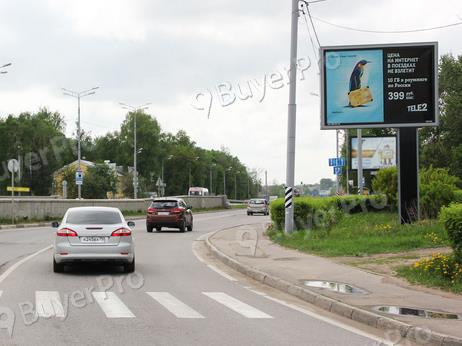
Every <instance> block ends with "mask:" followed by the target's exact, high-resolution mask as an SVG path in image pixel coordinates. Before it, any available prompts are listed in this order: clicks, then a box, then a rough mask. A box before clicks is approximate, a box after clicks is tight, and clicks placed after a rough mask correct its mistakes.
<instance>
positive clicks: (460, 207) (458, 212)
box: [440, 203, 462, 264]
mask: <svg viewBox="0 0 462 346" xmlns="http://www.w3.org/2000/svg"><path fill="white" fill-rule="evenodd" d="M440 220H441V222H442V223H443V224H444V228H446V231H447V232H448V238H449V242H450V243H451V247H452V249H453V250H454V257H455V259H456V261H457V262H458V263H460V264H462V204H460V203H455V204H451V205H450V206H448V207H443V208H442V209H441V213H440Z"/></svg>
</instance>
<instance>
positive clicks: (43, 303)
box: [35, 291, 65, 318]
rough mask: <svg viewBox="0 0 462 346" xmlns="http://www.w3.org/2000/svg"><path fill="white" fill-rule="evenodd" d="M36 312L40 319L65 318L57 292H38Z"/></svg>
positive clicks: (36, 295)
mask: <svg viewBox="0 0 462 346" xmlns="http://www.w3.org/2000/svg"><path fill="white" fill-rule="evenodd" d="M35 310H36V312H37V315H38V316H39V317H44V318H50V317H53V316H54V317H65V314H64V308H63V304H62V303H61V298H60V296H59V292H57V291H36V292H35Z"/></svg>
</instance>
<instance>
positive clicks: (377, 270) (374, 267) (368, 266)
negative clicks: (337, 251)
mask: <svg viewBox="0 0 462 346" xmlns="http://www.w3.org/2000/svg"><path fill="white" fill-rule="evenodd" d="M434 253H451V248H449V247H439V248H430V249H420V250H414V251H406V252H402V253H392V254H377V255H371V256H364V257H333V258H331V259H332V260H333V261H335V262H337V263H342V264H347V265H351V266H354V267H357V268H359V269H362V270H364V271H367V272H369V273H373V274H378V275H380V276H382V277H383V280H382V281H383V282H386V283H392V284H394V285H398V286H401V287H405V288H411V289H413V290H417V291H422V292H427V293H433V294H438V295H440V296H443V297H448V298H454V297H457V298H460V295H457V294H454V293H450V292H446V291H443V290H440V289H437V288H428V287H424V286H418V285H412V284H410V283H409V282H407V281H406V280H404V279H401V278H399V277H397V275H396V268H398V267H400V266H403V265H411V264H413V263H414V262H416V261H417V260H419V259H421V258H425V257H429V256H431V255H432V254H434Z"/></svg>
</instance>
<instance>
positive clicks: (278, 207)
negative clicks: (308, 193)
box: [270, 195, 386, 229]
mask: <svg viewBox="0 0 462 346" xmlns="http://www.w3.org/2000/svg"><path fill="white" fill-rule="evenodd" d="M385 206H386V198H385V197H384V196H383V195H372V196H359V195H351V196H340V197H324V198H322V197H297V198H295V199H294V221H295V228H296V229H311V228H316V227H317V228H325V229H330V228H331V227H332V226H333V225H334V224H336V223H337V222H338V220H339V219H340V218H341V216H342V214H343V213H349V214H353V213H358V212H362V211H373V210H383V209H384V208H385ZM270 210H271V220H272V221H273V224H274V225H275V227H276V228H277V229H282V228H283V226H284V219H285V208H284V199H282V198H280V199H277V200H275V201H273V202H271V204H270ZM342 212H343V213H342Z"/></svg>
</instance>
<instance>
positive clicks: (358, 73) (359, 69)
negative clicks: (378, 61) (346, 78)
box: [350, 60, 369, 92]
mask: <svg viewBox="0 0 462 346" xmlns="http://www.w3.org/2000/svg"><path fill="white" fill-rule="evenodd" d="M368 62H369V61H366V60H361V61H359V62H358V63H357V64H356V65H355V68H354V69H353V72H351V76H350V92H351V91H353V90H358V89H361V78H362V76H363V73H364V66H366V64H367V63H368Z"/></svg>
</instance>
